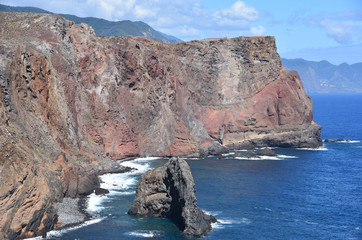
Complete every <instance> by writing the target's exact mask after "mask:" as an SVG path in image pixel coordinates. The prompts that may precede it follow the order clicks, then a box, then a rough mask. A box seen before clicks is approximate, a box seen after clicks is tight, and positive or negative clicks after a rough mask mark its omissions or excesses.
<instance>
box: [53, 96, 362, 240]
mask: <svg viewBox="0 0 362 240" xmlns="http://www.w3.org/2000/svg"><path fill="white" fill-rule="evenodd" d="M312 98H313V102H314V119H315V122H317V123H318V124H321V125H322V126H323V130H322V138H323V139H325V138H329V139H335V138H346V139H351V140H354V142H351V143H325V144H324V146H323V147H322V148H320V149H318V150H309V149H283V148H277V149H275V151H276V152H277V153H278V154H279V156H278V157H277V158H269V159H263V160H245V159H236V158H232V157H230V156H229V157H227V156H226V157H217V156H210V157H206V158H202V159H189V160H187V161H188V163H189V165H190V167H191V170H192V174H193V176H194V180H195V184H196V189H197V192H196V195H197V199H198V204H199V206H200V207H201V208H202V209H204V210H205V211H207V212H209V213H211V214H213V215H214V216H215V217H216V218H217V219H218V220H219V221H220V223H218V224H216V225H214V229H213V230H212V232H210V233H209V234H208V235H207V236H206V237H205V239H362V143H361V142H360V140H362V137H361V134H362V95H361V94H352V95H330V94H326V95H323V94H321V95H312ZM165 161H167V159H153V160H147V159H139V160H137V161H133V162H129V163H125V164H131V165H132V166H137V167H138V168H139V169H140V170H139V171H138V172H136V173H133V174H119V175H110V176H104V177H103V179H104V180H105V181H106V182H107V183H108V185H107V186H108V188H110V189H111V194H109V195H108V196H107V197H103V198H100V197H94V196H93V197H91V199H90V206H89V210H90V211H92V212H93V214H94V216H95V219H94V220H92V221H91V222H88V223H87V224H85V226H83V227H79V228H75V229H70V230H67V231H63V232H55V233H53V234H51V237H50V239H144V238H151V237H152V238H159V239H183V238H182V237H181V235H180V232H179V230H178V229H177V228H176V227H175V226H174V225H173V223H171V222H170V221H168V220H167V219H161V218H153V217H133V216H129V215H127V214H126V212H127V211H128V209H129V208H130V205H131V202H132V200H133V198H134V194H135V188H136V184H137V179H138V177H139V175H140V174H141V173H142V172H144V171H146V170H147V169H149V168H153V167H158V166H161V165H163V164H164V163H165ZM104 186H105V185H104Z"/></svg>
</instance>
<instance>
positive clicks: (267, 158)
mask: <svg viewBox="0 0 362 240" xmlns="http://www.w3.org/2000/svg"><path fill="white" fill-rule="evenodd" d="M235 158H236V159H240V160H250V161H261V160H284V159H286V158H298V157H297V156H289V155H277V156H274V157H272V156H256V157H250V158H249V157H235Z"/></svg>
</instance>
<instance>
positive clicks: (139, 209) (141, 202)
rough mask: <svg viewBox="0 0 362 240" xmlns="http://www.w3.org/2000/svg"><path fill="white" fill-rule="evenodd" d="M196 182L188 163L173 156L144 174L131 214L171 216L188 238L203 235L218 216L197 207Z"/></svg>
mask: <svg viewBox="0 0 362 240" xmlns="http://www.w3.org/2000/svg"><path fill="white" fill-rule="evenodd" d="M195 192H196V189H195V183H194V179H193V177H192V174H191V170H190V167H189V165H188V164H187V162H186V161H185V160H183V159H181V158H176V157H174V158H171V159H170V160H169V161H168V162H167V163H166V164H165V165H164V166H163V167H160V168H156V169H152V170H149V171H147V172H146V173H145V174H143V175H142V176H141V178H140V180H139V181H138V184H137V191H136V197H135V199H134V201H133V202H132V206H131V209H130V210H129V211H128V214H131V215H137V216H156V217H166V218H169V219H171V220H172V221H173V222H174V223H175V224H176V225H177V226H178V227H179V228H180V230H181V231H182V235H183V236H185V237H203V236H205V235H206V234H207V233H208V232H209V231H210V230H211V223H214V222H216V219H215V218H214V217H213V216H211V215H208V214H206V213H205V212H203V211H202V210H201V209H200V208H199V207H197V200H196V196H195Z"/></svg>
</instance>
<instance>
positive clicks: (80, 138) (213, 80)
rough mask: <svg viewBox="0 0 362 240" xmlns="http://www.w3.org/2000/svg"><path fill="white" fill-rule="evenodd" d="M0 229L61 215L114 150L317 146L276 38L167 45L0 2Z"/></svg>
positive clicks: (160, 152) (50, 223)
mask: <svg viewBox="0 0 362 240" xmlns="http://www.w3.org/2000/svg"><path fill="white" fill-rule="evenodd" d="M0 83H1V91H0V93H1V94H0V117H1V118H0V184H1V188H0V216H1V218H0V238H4V237H6V238H11V237H32V236H36V235H42V234H44V233H45V232H46V231H48V230H50V229H53V228H55V227H56V226H57V225H59V220H58V218H57V214H56V211H55V210H54V206H53V203H54V202H57V201H61V199H62V198H63V197H76V196H81V195H86V194H88V193H90V192H92V191H93V190H94V188H95V187H98V186H99V180H98V177H97V175H98V174H99V173H101V172H107V171H112V164H110V160H115V159H121V158H125V157H130V156H147V155H153V156H201V155H205V154H217V153H220V152H223V151H225V149H227V148H250V147H263V146H282V147H317V146H319V145H321V138H320V127H319V126H318V125H317V124H315V123H314V122H313V112H312V100H311V98H310V97H309V96H308V95H307V94H306V93H305V91H304V89H303V86H302V83H301V81H300V79H299V76H298V74H297V73H296V72H291V71H288V70H286V69H285V68H284V67H283V66H282V65H281V61H280V57H279V55H278V53H277V52H276V46H275V39H274V38H273V37H239V38H233V39H226V38H224V39H206V40H202V41H191V42H183V43H176V44H162V43H160V42H156V41H152V40H149V39H146V38H140V37H97V36H95V35H94V31H93V29H92V28H91V27H89V26H88V25H85V24H80V25H76V24H74V23H72V22H70V21H67V20H65V19H63V18H61V17H59V16H58V15H49V14H36V13H0Z"/></svg>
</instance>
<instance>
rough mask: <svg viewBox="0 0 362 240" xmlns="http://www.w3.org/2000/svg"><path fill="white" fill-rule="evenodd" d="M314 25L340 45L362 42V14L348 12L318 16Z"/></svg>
mask: <svg viewBox="0 0 362 240" xmlns="http://www.w3.org/2000/svg"><path fill="white" fill-rule="evenodd" d="M311 23H312V24H314V25H317V26H319V27H321V28H323V29H324V30H325V31H326V33H327V35H328V36H329V37H331V38H333V39H334V40H335V41H336V42H338V43H340V44H351V43H361V42H362V13H361V12H358V11H346V12H339V13H334V14H324V15H320V16H316V17H315V19H314V20H313V21H311Z"/></svg>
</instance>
